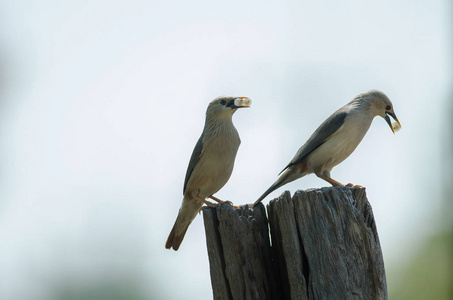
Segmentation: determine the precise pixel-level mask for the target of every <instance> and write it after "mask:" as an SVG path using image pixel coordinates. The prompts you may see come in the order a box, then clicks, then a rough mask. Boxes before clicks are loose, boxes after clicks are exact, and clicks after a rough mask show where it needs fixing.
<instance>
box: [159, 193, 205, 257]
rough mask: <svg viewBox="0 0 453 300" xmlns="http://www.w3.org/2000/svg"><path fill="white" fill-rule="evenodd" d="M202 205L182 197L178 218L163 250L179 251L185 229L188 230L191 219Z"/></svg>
mask: <svg viewBox="0 0 453 300" xmlns="http://www.w3.org/2000/svg"><path fill="white" fill-rule="evenodd" d="M202 205H203V203H201V202H200V201H198V200H196V199H188V198H186V197H184V199H183V200H182V205H181V208H180V209H179V213H178V217H177V218H176V221H175V224H174V225H173V228H172V230H171V232H170V234H169V236H168V238H167V242H166V243H165V248H167V249H171V248H173V250H175V251H176V250H178V249H179V246H180V245H181V243H182V240H183V239H184V236H185V234H186V231H187V228H189V225H190V223H192V221H193V219H195V217H196V216H197V213H198V212H199V211H200V209H201V206H202Z"/></svg>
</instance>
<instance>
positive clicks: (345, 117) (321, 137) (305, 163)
mask: <svg viewBox="0 0 453 300" xmlns="http://www.w3.org/2000/svg"><path fill="white" fill-rule="evenodd" d="M375 116H381V117H382V118H384V119H385V120H386V121H387V123H388V124H389V126H390V129H391V130H392V132H393V133H395V131H397V130H399V128H401V124H400V122H399V121H398V118H397V117H396V115H395V111H394V110H393V105H392V102H391V101H390V99H389V98H388V97H387V96H386V95H385V94H384V93H383V92H381V91H378V90H369V91H366V92H364V93H361V94H359V95H357V97H355V98H354V99H353V100H352V101H351V102H349V103H348V104H346V105H345V106H343V107H342V108H340V109H339V110H337V111H336V112H334V113H333V114H332V115H331V116H330V117H329V118H327V120H325V121H324V123H322V124H321V125H320V126H319V127H318V129H316V131H315V132H314V133H313V134H312V135H311V137H310V138H309V139H308V141H307V142H306V143H305V144H304V145H303V146H302V147H300V148H299V150H298V151H297V153H296V155H295V156H294V158H293V159H292V160H291V161H290V163H289V164H288V165H287V166H286V167H285V168H284V169H283V170H282V171H281V172H280V174H281V176H280V177H279V178H278V179H277V181H276V182H275V183H274V184H273V185H272V186H271V187H270V188H269V189H268V190H267V191H266V192H264V194H263V195H262V196H261V197H259V199H258V200H256V202H255V203H254V204H253V206H256V205H257V204H258V203H260V202H261V201H262V200H263V199H264V198H265V197H266V196H267V195H269V194H270V193H271V192H272V191H274V190H276V189H278V188H279V187H281V186H283V185H285V184H287V183H289V182H291V181H294V180H296V179H298V178H301V177H303V176H305V175H307V174H310V173H315V174H316V176H318V177H319V178H322V179H324V180H325V181H327V182H328V183H330V184H331V185H333V186H343V184H341V183H339V182H338V181H336V180H334V179H332V178H331V177H330V171H331V170H332V168H333V167H335V166H336V165H338V164H339V163H341V162H342V161H343V160H345V159H346V158H347V157H348V156H349V155H351V153H352V152H353V151H354V150H355V148H356V147H357V146H358V145H359V143H360V141H361V140H362V138H363V137H364V136H365V134H366V132H367V131H368V128H370V125H371V122H372V121H373V119H374V117H375ZM389 116H390V117H392V118H393V119H394V120H395V121H396V123H393V125H392V122H391V120H390V117H389ZM282 173H283V174H282ZM280 174H279V175H280ZM348 186H352V185H351V184H348Z"/></svg>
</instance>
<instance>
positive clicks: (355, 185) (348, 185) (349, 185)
mask: <svg viewBox="0 0 453 300" xmlns="http://www.w3.org/2000/svg"><path fill="white" fill-rule="evenodd" d="M345 186H347V187H355V188H363V186H361V185H358V184H352V183H348V184H347V185H345Z"/></svg>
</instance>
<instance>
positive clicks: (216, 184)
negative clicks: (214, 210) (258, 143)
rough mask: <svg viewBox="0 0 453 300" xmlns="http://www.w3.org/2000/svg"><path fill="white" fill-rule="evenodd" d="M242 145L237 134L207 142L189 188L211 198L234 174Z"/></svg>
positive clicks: (226, 135) (225, 135)
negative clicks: (235, 163) (237, 156)
mask: <svg viewBox="0 0 453 300" xmlns="http://www.w3.org/2000/svg"><path fill="white" fill-rule="evenodd" d="M240 143H241V141H240V139H239V135H238V134H237V132H231V133H228V134H223V135H221V138H219V137H217V138H216V139H215V140H214V141H206V143H205V145H206V146H205V147H204V148H203V151H202V153H201V156H200V160H199V162H198V164H197V166H196V167H195V169H194V172H193V174H192V176H191V180H190V183H189V186H190V187H192V188H195V189H196V190H197V191H198V193H199V195H200V196H201V197H207V196H210V195H212V194H214V193H216V192H217V191H218V190H219V189H221V188H222V187H223V186H224V185H225V183H226V182H227V181H228V179H229V178H230V176H231V173H232V172H233V167H234V160H235V158H236V153H237V151H238V148H239V145H240Z"/></svg>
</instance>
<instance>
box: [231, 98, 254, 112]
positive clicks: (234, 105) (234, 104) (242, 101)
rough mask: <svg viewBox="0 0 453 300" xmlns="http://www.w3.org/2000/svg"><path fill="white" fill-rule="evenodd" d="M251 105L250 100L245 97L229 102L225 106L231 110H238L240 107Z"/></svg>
mask: <svg viewBox="0 0 453 300" xmlns="http://www.w3.org/2000/svg"><path fill="white" fill-rule="evenodd" d="M251 104H252V100H250V99H249V98H247V97H237V98H234V99H233V100H231V102H230V103H228V105H227V106H229V107H231V108H232V109H235V108H240V107H250V105H251Z"/></svg>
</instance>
